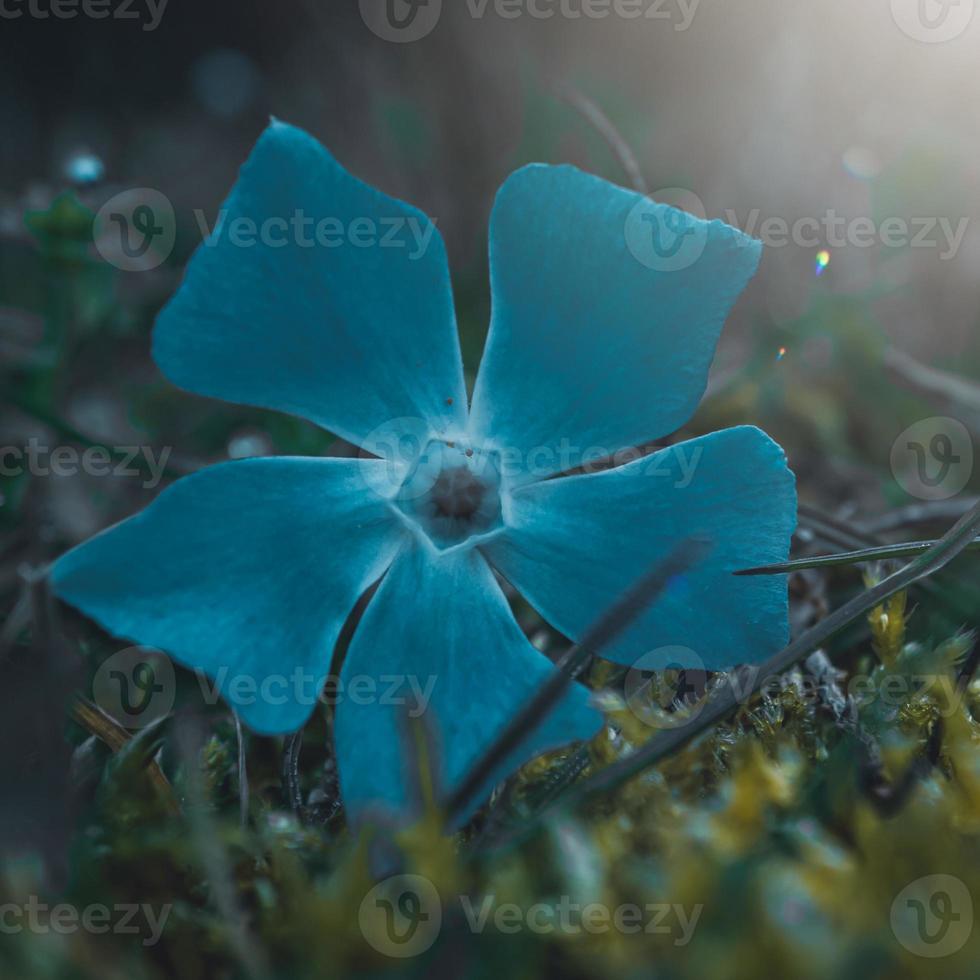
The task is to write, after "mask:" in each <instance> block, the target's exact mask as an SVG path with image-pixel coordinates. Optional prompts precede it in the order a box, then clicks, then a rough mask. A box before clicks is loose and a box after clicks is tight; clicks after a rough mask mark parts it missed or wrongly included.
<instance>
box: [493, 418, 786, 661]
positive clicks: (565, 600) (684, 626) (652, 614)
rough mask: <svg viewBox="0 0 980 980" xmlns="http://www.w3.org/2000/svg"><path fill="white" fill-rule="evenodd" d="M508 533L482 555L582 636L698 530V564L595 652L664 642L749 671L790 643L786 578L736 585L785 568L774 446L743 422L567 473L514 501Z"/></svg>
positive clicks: (637, 651) (611, 653) (780, 466)
mask: <svg viewBox="0 0 980 980" xmlns="http://www.w3.org/2000/svg"><path fill="white" fill-rule="evenodd" d="M510 507H511V511H510V515H509V518H508V524H509V530H508V531H506V532H505V533H504V534H503V535H501V536H499V537H497V538H495V539H493V540H492V541H490V542H489V543H488V544H486V545H485V546H483V547H482V548H481V550H482V551H483V552H484V553H485V554H486V555H487V557H488V558H489V559H490V561H491V562H492V563H493V564H494V565H495V566H496V567H497V568H498V569H499V570H500V571H501V573H502V574H503V575H504V576H506V578H507V579H508V580H509V581H510V582H511V583H512V584H513V585H514V586H515V587H516V588H517V589H518V590H519V591H520V592H521V593H522V594H523V595H524V596H525V598H526V599H527V600H528V601H529V602H530V603H531V604H532V605H533V606H534V607H535V608H536V609H537V610H538V611H539V612H540V613H541V615H542V616H544V617H545V618H546V619H547V620H548V621H549V622H550V623H552V625H554V626H555V627H557V628H558V629H559V630H561V631H562V632H563V633H565V634H566V635H567V636H570V637H572V638H573V639H578V638H580V637H581V636H582V633H583V631H584V630H585V629H586V628H587V627H588V626H589V625H590V624H591V623H592V622H593V621H594V620H595V619H596V618H597V617H598V616H599V614H600V613H602V612H603V611H604V610H605V609H607V608H609V607H610V606H611V605H612V604H613V602H614V601H615V600H616V599H617V598H619V597H620V596H621V595H622V594H623V593H624V592H625V591H626V590H627V589H628V588H629V587H630V586H631V585H632V584H633V583H635V582H636V581H637V580H638V579H639V578H640V576H641V575H643V574H644V573H646V572H647V571H649V570H650V568H651V567H652V566H653V564H654V563H655V562H656V561H657V559H658V558H662V557H664V556H666V555H667V554H668V553H669V552H670V550H671V548H672V547H673V546H674V545H676V544H677V543H678V542H679V541H680V540H681V539H683V538H684V537H687V536H689V535H695V534H697V535H705V536H707V537H709V538H710V539H711V541H712V544H713V548H712V550H711V552H710V553H709V554H708V556H707V557H706V558H705V560H704V561H703V562H702V563H701V564H700V565H697V566H695V567H694V568H692V569H691V570H690V571H688V572H687V573H685V574H684V575H682V576H679V577H678V578H677V579H675V580H674V581H673V582H671V583H670V585H669V586H668V588H667V589H666V591H665V592H664V594H662V595H661V596H660V598H659V599H658V600H657V601H656V602H655V603H654V604H653V605H652V606H651V607H650V608H649V609H648V610H647V611H646V612H645V613H644V614H643V615H642V616H640V617H639V618H638V619H637V621H636V622H635V623H634V624H633V626H631V627H630V628H628V629H627V630H626V631H625V632H624V633H622V634H621V635H620V637H619V638H618V639H617V640H616V641H614V642H613V643H612V644H611V645H610V646H609V647H608V648H607V649H604V650H603V651H602V656H604V657H607V658H608V659H610V660H616V661H618V662H620V663H625V664H630V663H633V662H634V661H635V660H636V659H637V658H638V657H640V656H641V655H642V654H644V653H647V652H649V651H651V650H653V649H655V648H660V647H664V646H683V647H687V648H689V649H690V650H692V651H693V652H694V654H695V655H696V657H697V658H700V661H701V664H699V663H697V660H696V659H695V658H692V662H691V663H690V664H688V665H687V666H702V664H703V666H704V667H707V668H708V669H710V670H720V669H725V668H728V667H731V666H733V665H735V664H740V663H755V662H757V661H759V660H761V659H763V658H764V657H766V656H768V655H769V654H771V653H773V652H774V651H776V650H778V649H780V648H781V647H782V646H783V645H784V644H785V642H786V639H787V635H788V599H787V587H786V579H785V578H783V577H782V576H759V577H751V578H749V577H745V578H743V577H735V576H733V575H732V572H734V571H735V570H737V569H739V568H745V567H747V566H750V565H765V564H769V563H770V562H777V561H784V560H785V559H786V556H787V554H788V551H789V541H790V535H791V534H792V531H793V528H794V526H795V523H796V490H795V480H794V477H793V474H792V472H790V470H789V469H787V467H786V458H785V456H784V454H783V451H782V449H781V448H780V447H779V446H778V445H777V444H776V443H775V442H773V441H772V440H771V439H770V438H769V437H768V436H767V435H766V434H765V433H763V432H761V431H760V430H759V429H756V428H755V427H753V426H739V427H738V428H735V429H728V430H725V431H723V432H715V433H712V434H711V435H708V436H704V437H702V438H699V439H691V440H690V441H688V442H682V443H678V444H677V445H674V446H670V447H669V448H667V449H663V450H661V451H659V452H656V453H653V454H651V455H649V456H646V457H644V458H642V459H638V460H635V461H634V462H632V463H628V464H627V465H625V466H621V467H619V468H617V469H612V470H606V471H604V472H601V473H593V474H588V475H583V476H570V477H563V478H559V479H556V480H547V481H544V482H541V483H535V484H531V485H530V486H526V487H522V488H521V489H519V490H518V491H516V492H515V493H514V494H513V497H512V499H511V502H510Z"/></svg>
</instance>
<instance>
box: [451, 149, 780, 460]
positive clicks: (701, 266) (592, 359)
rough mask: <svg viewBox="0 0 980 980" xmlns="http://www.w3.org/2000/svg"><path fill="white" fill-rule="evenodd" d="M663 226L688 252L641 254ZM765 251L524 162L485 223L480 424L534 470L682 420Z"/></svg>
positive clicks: (727, 232) (709, 225) (633, 441)
mask: <svg viewBox="0 0 980 980" xmlns="http://www.w3.org/2000/svg"><path fill="white" fill-rule="evenodd" d="M644 219H645V220H644ZM660 225H663V226H664V227H665V228H668V229H669V232H668V234H669V235H671V236H673V237H672V238H671V239H670V240H666V241H667V245H669V246H671V247H673V243H674V242H676V243H679V244H681V245H682V246H683V248H684V249H686V251H681V252H679V253H677V255H676V256H674V257H673V258H672V259H669V260H666V261H664V262H663V263H658V261H657V254H658V253H654V252H653V251H652V250H651V251H650V257H652V261H651V260H650V257H648V256H647V255H646V253H645V252H644V251H643V249H644V248H649V244H648V242H647V241H646V239H645V238H642V236H645V235H652V234H653V230H654V229H655V228H659V227H660ZM641 238H642V240H640V239H641ZM760 254H761V244H760V243H759V242H757V241H754V240H753V239H751V238H749V237H747V236H746V235H743V234H742V233H741V232H740V231H737V230H736V229H734V228H731V227H729V226H728V225H725V224H723V223H722V222H720V221H711V222H705V221H700V220H699V219H697V218H694V217H692V216H691V215H689V214H687V213H686V212H684V211H680V210H677V209H674V208H670V207H667V206H666V205H661V204H654V203H653V202H651V201H650V200H649V199H647V198H644V197H642V196H641V195H639V194H636V193H634V192H632V191H627V190H624V189H623V188H621V187H616V186H615V185H613V184H610V183H608V182H607V181H604V180H600V179H599V178H598V177H593V176H591V175H589V174H585V173H582V172H581V171H579V170H577V169H575V168H574V167H569V166H560V167H551V166H544V165H540V164H536V165H532V166H529V167H525V168H524V169H522V170H519V171H517V172H516V173H515V174H513V175H512V176H511V177H510V178H509V179H508V180H507V182H506V183H505V184H504V185H503V187H502V188H501V189H500V192H499V194H498V196H497V201H496V204H495V206H494V209H493V215H492V217H491V221H490V278H491V290H492V294H493V315H492V319H491V326H490V334H489V337H488V339H487V345H486V350H485V352H484V355H483V363H482V364H481V366H480V374H479V376H478V379H477V384H476V390H475V392H474V395H473V407H472V413H471V421H470V427H471V433H472V435H473V436H474V438H478V439H479V438H484V439H490V438H492V439H493V441H494V442H495V443H496V444H497V445H498V446H499V447H504V448H505V449H506V450H507V451H508V452H511V451H513V452H515V453H517V454H518V457H519V461H517V462H515V463H514V468H521V469H523V470H524V476H523V478H524V479H527V478H530V477H531V476H533V477H541V476H546V475H549V474H551V473H555V472H558V471H559V470H562V469H570V468H572V467H574V466H577V465H578V464H579V463H580V461H581V458H582V456H583V454H584V453H585V452H586V451H587V450H596V451H600V450H601V451H602V452H604V453H605V454H612V453H614V452H615V451H617V450H619V449H623V448H625V447H628V446H636V445H640V444H642V443H644V442H649V441H650V440H651V439H655V438H657V437H659V436H663V435H666V434H667V433H669V432H672V431H674V430H675V429H677V428H679V427H680V426H681V425H682V424H683V423H684V422H685V421H686V420H687V419H688V418H690V416H691V414H692V413H693V411H694V409H695V408H696V406H697V404H698V401H699V400H700V398H701V395H702V394H703V393H704V388H705V384H706V382H707V375H708V368H709V366H710V364H711V360H712V358H713V356H714V350H715V345H716V343H717V341H718V336H719V334H720V332H721V328H722V324H723V323H724V320H725V318H726V316H727V315H728V311H729V309H730V308H731V306H732V304H733V303H734V302H735V299H736V298H737V297H738V295H739V293H740V292H741V291H742V289H743V288H744V287H745V284H746V283H747V282H748V280H749V279H750V278H751V277H752V275H753V274H754V273H755V270H756V266H757V265H758V262H759V256H760ZM562 447H564V448H562ZM597 454H601V453H598V452H597ZM518 479H521V477H518Z"/></svg>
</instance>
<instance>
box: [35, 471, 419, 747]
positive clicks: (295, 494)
mask: <svg viewBox="0 0 980 980" xmlns="http://www.w3.org/2000/svg"><path fill="white" fill-rule="evenodd" d="M386 465H387V464H386V463H384V462H383V461H381V460H351V459H297V458H287V457H276V458H272V459H248V460H241V461H236V462H232V463H222V464H219V465H217V466H212V467H209V468H208V469H205V470H201V471H200V472H198V473H194V474H193V475H191V476H188V477H185V478H184V479H182V480H179V481H178V482H177V483H175V484H173V485H172V486H170V487H168V488H167V489H166V490H165V491H163V493H161V494H160V496H159V497H157V499H156V500H155V501H154V502H153V503H152V504H151V505H150V506H149V507H147V508H146V509H145V510H143V511H141V512H140V513H139V514H137V515H136V516H135V517H131V518H129V519H128V520H126V521H123V522H122V523H121V524H117V525H115V526H114V527H111V528H109V529H108V530H106V531H103V532H102V533H101V534H99V535H96V537H94V538H92V539H90V540H89V541H86V542H85V543H84V544H81V545H79V546H78V547H77V548H74V549H73V550H71V551H69V552H68V553H67V554H65V555H63V556H62V557H61V558H59V559H58V561H57V562H56V563H55V565H54V566H53V569H52V573H51V576H52V584H53V587H54V590H55V592H56V594H57V595H59V596H60V597H61V598H62V599H64V600H66V601H67V602H69V603H71V604H72V605H73V606H75V607H76V608H77V609H79V610H80V611H81V612H83V613H84V614H85V615H86V616H89V617H91V618H92V619H94V620H95V621H96V622H98V623H99V624H100V625H101V626H103V627H104V628H105V629H106V630H108V631H109V632H110V633H113V634H115V635H116V636H119V637H123V638H125V639H128V640H130V641H133V642H135V643H138V644H140V645H141V646H148V647H157V648H159V649H161V650H163V651H165V652H166V653H169V654H171V655H172V656H173V657H174V658H175V659H176V660H178V661H179V662H180V663H182V664H183V665H184V666H186V667H189V668H192V669H196V670H201V671H203V672H204V673H205V674H206V675H207V676H208V677H210V678H212V679H214V680H215V681H216V683H217V687H218V689H219V690H220V691H221V693H222V695H223V696H224V697H225V699H226V701H227V702H228V704H229V706H230V707H232V708H234V709H235V710H236V711H237V712H238V714H239V715H240V716H241V718H242V720H243V721H244V722H245V723H246V724H247V725H248V726H249V727H250V728H252V729H253V730H255V731H257V732H263V733H280V732H290V731H294V730H295V729H297V728H299V726H300V725H302V724H303V722H305V721H306V719H307V718H308V717H309V716H310V714H311V712H312V711H313V708H314V706H315V704H316V700H317V697H318V695H319V692H320V688H321V686H322V684H323V681H324V678H325V676H326V674H327V672H328V670H329V668H330V659H331V656H332V653H333V648H334V645H335V643H336V640H337V636H338V634H339V632H340V630H341V627H342V626H343V624H344V621H345V620H346V618H347V616H348V615H349V613H350V611H351V609H352V608H353V606H354V604H355V602H356V601H357V599H358V597H359V596H360V595H361V594H362V593H363V592H364V591H365V589H367V587H368V586H369V585H370V584H371V583H372V582H374V581H376V580H377V579H378V578H379V577H380V576H381V575H382V574H383V573H384V571H385V569H386V568H387V567H388V565H389V563H390V562H391V560H392V558H393V557H394V555H395V554H396V553H397V551H398V548H399V546H400V543H401V540H402V536H403V534H404V531H403V529H402V525H401V523H400V522H399V521H398V520H397V518H395V517H394V516H393V515H392V513H391V511H390V509H389V507H388V505H387V504H386V503H385V502H384V501H383V500H382V499H381V498H380V497H378V496H377V494H376V493H375V492H374V490H372V489H370V488H369V487H368V485H367V483H366V481H365V475H364V472H365V470H370V471H372V473H373V472H374V471H376V470H378V469H379V468H381V467H384V466H386Z"/></svg>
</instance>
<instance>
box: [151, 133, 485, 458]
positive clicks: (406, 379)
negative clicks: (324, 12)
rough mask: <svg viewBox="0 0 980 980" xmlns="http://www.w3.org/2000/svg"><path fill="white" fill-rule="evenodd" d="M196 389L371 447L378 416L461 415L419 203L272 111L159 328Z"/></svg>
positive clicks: (174, 365) (434, 252)
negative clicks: (378, 185) (380, 185)
mask: <svg viewBox="0 0 980 980" xmlns="http://www.w3.org/2000/svg"><path fill="white" fill-rule="evenodd" d="M153 353H154V357H155V359H156V362H157V364H158V365H159V366H160V369H161V370H162V371H163V372H164V374H166V375H167V377H168V378H170V380H171V381H173V382H174V383H175V384H177V385H180V386H181V387H183V388H186V389H188V390H190V391H194V392H197V393H198V394H202V395H210V396H213V397H216V398H222V399H225V400H226V401H231V402H238V403H242V404H246V405H259V406H262V407H264V408H272V409H278V410H281V411H285V412H291V413H293V414H295V415H299V416H303V417H304V418H308V419H312V420H313V421H314V422H317V423H318V424H320V425H322V426H324V427H325V428H327V429H329V430H330V431H331V432H334V433H336V434H338V435H341V436H343V437H344V438H345V439H347V440H349V441H351V442H353V443H355V444H357V445H364V441H365V437H366V436H367V435H368V434H369V433H372V432H373V431H374V430H375V429H377V428H378V427H379V426H383V425H385V424H387V423H389V422H390V421H391V420H393V419H397V418H400V417H403V416H404V417H409V418H413V419H414V418H422V419H424V420H425V421H426V422H427V423H428V424H429V426H430V427H431V429H432V431H434V432H443V431H446V430H447V429H448V430H455V429H457V428H459V426H460V425H462V424H463V421H464V420H465V413H466V395H465V387H464V383H463V369H462V361H461V359H460V353H459V341H458V338H457V333H456V320H455V314H454V312H453V300H452V291H451V287H450V282H449V270H448V265H447V260H446V250H445V247H444V245H443V242H442V237H441V236H440V234H439V232H438V231H437V230H436V228H435V225H434V224H433V223H432V222H431V221H430V220H429V218H427V217H426V216H425V215H424V214H423V213H422V212H421V211H418V210H416V209H415V208H413V207H411V206H409V205H407V204H403V203H402V202H401V201H396V200H394V199H393V198H390V197H387V196H386V195H384V194H382V193H380V192H379V191H376V190H375V189H374V188H372V187H369V186H368V185H367V184H364V183H362V182H361V181H359V180H357V179H356V178H355V177H352V176H351V175H350V174H349V173H347V171H345V170H344V169H343V168H342V167H341V166H340V164H338V163H337V161H336V160H334V159H333V157H332V156H331V155H330V154H329V153H328V152H327V151H326V150H325V149H324V148H323V147H322V146H321V145H320V144H319V143H318V142H317V141H316V140H315V139H313V137H311V136H309V135H308V134H307V133H304V132H303V131H302V130H299V129H296V128H294V127H292V126H287V125H285V124H283V123H280V122H273V123H272V124H271V125H270V126H269V128H268V129H267V130H266V131H265V133H264V134H263V135H262V137H261V138H260V139H259V141H258V143H257V144H256V146H255V149H254V150H253V151H252V154H251V156H249V158H248V160H247V161H246V163H245V165H244V166H243V167H242V171H241V176H240V177H239V180H238V183H237V184H236V185H235V187H234V188H233V190H232V192H231V195H230V196H229V198H228V200H227V201H226V202H225V204H224V205H223V206H222V211H221V214H220V215H219V221H218V223H216V225H215V228H214V230H213V232H212V235H211V236H210V238H209V239H208V240H207V241H206V242H205V243H204V244H203V245H201V247H200V248H199V249H198V250H197V252H196V253H195V255H194V257H193V258H192V259H191V262H190V264H189V265H188V268H187V273H186V276H185V279H184V282H183V285H182V286H181V288H180V290H179V291H178V292H177V294H176V296H175V297H174V298H173V300H171V302H170V303H169V305H168V306H167V307H166V308H165V309H164V310H163V312H162V313H161V314H160V317H159V319H158V321H157V325H156V330H155V332H154V349H153Z"/></svg>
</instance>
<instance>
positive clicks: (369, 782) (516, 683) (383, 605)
mask: <svg viewBox="0 0 980 980" xmlns="http://www.w3.org/2000/svg"><path fill="white" fill-rule="evenodd" d="M555 669H556V668H555V667H554V666H553V665H552V663H551V661H550V660H549V659H548V658H547V657H546V656H544V654H542V653H539V652H538V651H537V650H536V649H535V648H534V647H533V646H532V645H531V644H530V643H529V642H528V640H527V638H526V637H525V636H524V634H523V633H522V632H521V629H520V627H519V626H518V625H517V623H516V622H515V620H514V616H513V614H512V613H511V611H510V608H509V606H508V605H507V600H506V599H505V598H504V595H503V593H502V592H501V590H500V586H499V585H498V584H497V582H496V580H495V579H494V576H493V573H492V572H491V571H490V569H489V567H488V566H487V564H486V562H485V561H484V560H483V558H482V557H481V556H480V555H479V554H478V552H477V551H476V550H475V549H468V550H466V549H461V550H456V551H452V552H447V553H442V554H439V553H437V552H436V551H435V550H434V549H432V548H431V547H430V546H428V545H427V544H424V543H423V542H421V541H415V542H411V543H408V544H406V547H405V550H404V551H403V552H402V553H401V554H400V555H399V556H398V558H397V559H396V560H395V562H394V563H393V564H392V567H391V569H390V570H389V572H388V574H387V575H386V576H385V578H384V581H383V582H382V583H381V586H380V587H379V589H378V592H377V594H376V595H375V596H374V598H373V599H372V600H371V602H370V604H369V605H368V608H367V611H366V612H365V614H364V618H363V619H362V621H361V622H360V624H359V625H358V627H357V630H356V632H355V633H354V638H353V640H352V642H351V646H350V649H349V651H348V653H347V657H346V659H345V661H344V666H343V669H342V671H341V676H340V699H339V702H338V704H337V711H336V718H335V724H334V737H335V739H336V748H337V763H338V767H339V770H340V785H341V790H342V792H343V798H344V804H345V806H346V807H347V809H348V813H349V814H351V815H353V816H354V818H355V819H362V818H365V817H367V816H368V815H369V814H370V813H372V812H375V813H378V814H389V815H390V814H392V813H394V814H398V813H405V812H408V811H410V810H411V808H412V804H414V803H415V802H416V801H415V798H414V796H413V787H412V785H411V780H412V776H411V773H412V771H413V761H412V760H411V759H408V758H406V756H405V753H406V751H407V748H406V746H407V745H410V744H411V740H409V741H408V742H406V739H405V736H404V728H403V725H404V722H405V717H406V716H407V715H408V714H409V712H411V713H412V714H414V716H415V717H416V718H417V719H418V720H419V723H420V724H422V725H423V726H424V727H425V729H426V730H427V731H428V732H429V733H430V734H431V736H432V739H433V741H434V743H435V746H436V757H437V759H438V762H437V764H436V765H437V771H436V772H435V773H434V774H433V775H434V776H435V777H436V779H437V781H438V782H439V783H440V785H441V787H442V790H443V791H444V792H445V791H448V790H451V789H452V788H454V787H455V786H456V785H457V784H458V783H459V781H460V780H461V778H462V777H463V775H464V774H465V773H466V772H467V771H468V770H469V768H470V767H471V766H472V765H473V763H474V762H475V761H476V760H477V759H478V758H479V757H480V755H481V754H482V753H483V752H484V751H485V750H486V749H487V748H488V747H489V746H490V744H491V743H492V741H493V740H494V738H495V737H496V736H497V735H498V734H499V733H500V731H501V730H502V729H503V727H504V726H505V725H506V723H507V722H508V721H509V720H510V719H511V718H512V717H513V716H514V715H515V714H516V713H517V712H518V711H519V710H520V708H521V707H522V706H523V705H524V703H525V702H526V701H528V700H529V699H530V698H531V697H532V695H533V694H535V693H536V692H537V690H538V689H539V687H540V686H541V685H542V684H544V682H545V681H546V679H547V678H548V677H549V676H550V675H551V673H552V672H553V671H554V670H555ZM358 691H360V692H361V693H360V695H356V694H355V692H358ZM366 692H374V693H375V694H376V696H368V694H367V693H366ZM419 692H422V693H421V694H420V693H419ZM601 723H602V716H601V715H600V714H599V713H598V712H597V711H596V710H595V709H593V708H592V707H591V706H590V704H589V693H588V691H587V690H586V689H585V688H584V687H582V686H581V685H579V684H573V686H572V687H571V688H570V690H569V691H568V692H567V693H566V694H565V696H564V698H563V699H562V700H561V701H559V703H558V704H557V705H556V706H555V707H554V709H553V710H552V711H551V713H550V714H548V715H547V717H546V718H545V719H544V721H543V722H542V724H541V726H540V727H539V728H538V729H537V730H536V731H535V732H534V734H533V735H532V736H531V737H529V738H528V739H527V740H526V741H525V743H524V744H523V745H522V746H521V749H520V750H519V751H518V752H516V753H515V754H514V755H513V756H512V757H511V758H510V759H509V760H508V761H507V762H506V763H505V764H504V765H502V766H501V767H500V768H499V770H498V771H497V772H496V774H495V775H494V776H492V777H491V778H490V780H489V781H488V782H487V784H486V785H485V786H484V788H483V792H482V794H478V795H477V796H476V797H475V798H474V799H473V801H472V805H471V807H470V809H469V811H468V812H469V813H472V812H473V810H475V809H476V807H477V806H478V805H479V804H480V803H482V802H484V801H485V799H486V797H487V796H488V795H489V793H490V790H491V789H492V787H493V785H494V784H495V783H496V782H498V781H500V780H502V779H503V778H505V777H506V776H508V775H509V774H510V773H512V772H513V771H514V770H515V769H516V768H517V767H518V766H519V765H520V764H522V763H523V762H526V761H527V760H529V759H531V758H533V757H534V756H536V755H539V754H540V753H542V752H544V751H546V750H548V749H553V748H557V747H560V746H563V745H567V744H568V743H570V742H573V741H576V740H579V739H586V738H590V737H591V736H592V735H594V734H595V732H596V731H597V730H598V728H599V726H600V725H601ZM465 816H466V814H463V817H465Z"/></svg>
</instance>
